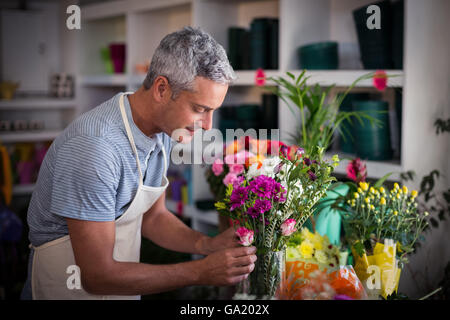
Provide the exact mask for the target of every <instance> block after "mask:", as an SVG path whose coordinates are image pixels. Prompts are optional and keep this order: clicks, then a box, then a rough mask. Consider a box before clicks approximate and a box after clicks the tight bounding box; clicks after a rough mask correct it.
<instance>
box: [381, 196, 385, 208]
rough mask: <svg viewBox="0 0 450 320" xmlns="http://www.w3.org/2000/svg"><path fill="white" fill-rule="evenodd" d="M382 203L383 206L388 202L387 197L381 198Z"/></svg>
mask: <svg viewBox="0 0 450 320" xmlns="http://www.w3.org/2000/svg"><path fill="white" fill-rule="evenodd" d="M380 204H381V205H382V206H383V205H385V204H386V199H385V198H381V199H380Z"/></svg>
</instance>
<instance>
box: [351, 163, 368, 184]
mask: <svg viewBox="0 0 450 320" xmlns="http://www.w3.org/2000/svg"><path fill="white" fill-rule="evenodd" d="M347 177H348V178H349V179H351V180H353V181H355V182H356V183H357V184H358V183H360V182H365V181H366V178H367V168H366V165H365V164H364V162H362V161H361V159H360V158H356V159H353V160H352V161H350V162H349V163H348V165H347Z"/></svg>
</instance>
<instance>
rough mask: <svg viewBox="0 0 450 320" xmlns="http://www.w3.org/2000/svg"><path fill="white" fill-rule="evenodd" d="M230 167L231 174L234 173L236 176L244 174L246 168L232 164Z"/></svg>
mask: <svg viewBox="0 0 450 320" xmlns="http://www.w3.org/2000/svg"><path fill="white" fill-rule="evenodd" d="M229 167H230V172H231V173H234V174H236V175H238V174H241V173H242V172H244V166H243V165H242V164H231V165H229Z"/></svg>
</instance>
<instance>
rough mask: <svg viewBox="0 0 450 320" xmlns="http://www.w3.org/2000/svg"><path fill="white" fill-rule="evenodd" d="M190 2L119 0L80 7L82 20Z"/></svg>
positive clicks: (183, 0)
mask: <svg viewBox="0 0 450 320" xmlns="http://www.w3.org/2000/svg"><path fill="white" fill-rule="evenodd" d="M189 3H192V0H151V1H149V0H120V1H117V0H116V1H107V2H104V3H95V4H88V5H85V6H82V7H81V11H82V12H83V19H84V20H99V19H105V18H110V17H116V16H120V15H125V14H127V13H131V12H136V11H151V10H161V9H164V8H170V7H174V6H178V5H183V4H189Z"/></svg>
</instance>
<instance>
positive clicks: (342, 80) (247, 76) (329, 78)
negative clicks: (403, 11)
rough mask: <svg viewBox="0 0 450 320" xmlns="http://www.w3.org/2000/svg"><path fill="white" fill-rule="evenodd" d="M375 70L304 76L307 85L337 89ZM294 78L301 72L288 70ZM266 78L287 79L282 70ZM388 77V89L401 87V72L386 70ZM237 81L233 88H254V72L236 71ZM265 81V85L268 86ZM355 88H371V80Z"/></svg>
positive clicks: (320, 72)
mask: <svg viewBox="0 0 450 320" xmlns="http://www.w3.org/2000/svg"><path fill="white" fill-rule="evenodd" d="M374 71H375V70H317V71H316V70H314V71H307V72H306V74H305V76H307V77H310V79H308V81H307V84H308V85H312V84H316V83H318V84H321V85H324V86H330V85H333V84H335V85H336V86H337V87H348V86H350V85H352V83H353V82H354V81H355V80H356V79H358V78H359V77H361V76H363V75H366V74H369V73H371V72H374ZM289 72H290V73H292V74H293V75H294V76H296V77H297V76H298V75H300V73H301V72H302V71H301V70H289ZM265 73H266V78H269V77H283V78H288V75H287V74H286V72H285V71H282V70H266V71H265ZM386 73H387V74H388V75H391V76H394V75H395V77H392V78H389V79H388V87H391V88H394V87H403V70H386ZM236 75H237V80H236V81H235V83H234V85H235V86H254V85H255V75H256V71H255V70H244V71H236ZM270 83H271V82H270V81H267V82H266V84H268V85H269V84H270ZM356 87H373V83H372V79H368V80H364V81H360V82H359V83H358V84H357V85H356Z"/></svg>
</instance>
